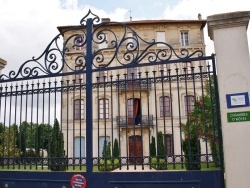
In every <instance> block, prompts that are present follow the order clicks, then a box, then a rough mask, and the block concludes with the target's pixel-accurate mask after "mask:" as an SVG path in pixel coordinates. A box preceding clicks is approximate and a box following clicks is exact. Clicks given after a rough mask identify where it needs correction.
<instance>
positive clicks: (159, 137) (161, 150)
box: [157, 131, 165, 159]
mask: <svg viewBox="0 0 250 188" xmlns="http://www.w3.org/2000/svg"><path fill="white" fill-rule="evenodd" d="M157 155H158V157H159V159H164V158H165V149H164V144H163V135H162V132H161V131H159V132H158V133H157Z"/></svg>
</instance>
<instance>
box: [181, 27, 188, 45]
mask: <svg viewBox="0 0 250 188" xmlns="http://www.w3.org/2000/svg"><path fill="white" fill-rule="evenodd" d="M181 45H182V46H188V45H189V40H188V32H187V31H183V32H181Z"/></svg>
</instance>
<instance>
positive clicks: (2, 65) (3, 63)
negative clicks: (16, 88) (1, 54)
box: [0, 58, 7, 70]
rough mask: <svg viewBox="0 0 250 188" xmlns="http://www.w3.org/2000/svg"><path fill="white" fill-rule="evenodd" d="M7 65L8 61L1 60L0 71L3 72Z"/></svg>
mask: <svg viewBox="0 0 250 188" xmlns="http://www.w3.org/2000/svg"><path fill="white" fill-rule="evenodd" d="M6 64H7V61H5V60H4V59H2V58H0V70H2V69H3V68H4V67H5V65H6Z"/></svg>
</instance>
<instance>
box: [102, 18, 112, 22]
mask: <svg viewBox="0 0 250 188" xmlns="http://www.w3.org/2000/svg"><path fill="white" fill-rule="evenodd" d="M102 22H110V18H102Z"/></svg>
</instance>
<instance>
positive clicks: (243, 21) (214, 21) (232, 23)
mask: <svg viewBox="0 0 250 188" xmlns="http://www.w3.org/2000/svg"><path fill="white" fill-rule="evenodd" d="M249 19H250V11H238V12H229V13H222V14H214V15H211V16H208V17H207V25H208V36H209V37H210V39H211V40H213V39H214V35H213V31H214V30H216V29H224V28H232V27H240V26H245V27H246V30H247V27H248V22H249Z"/></svg>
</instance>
